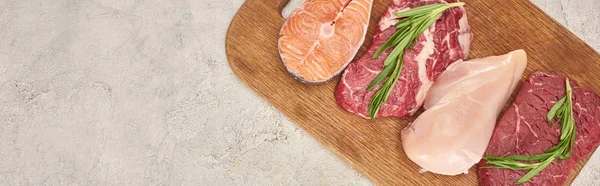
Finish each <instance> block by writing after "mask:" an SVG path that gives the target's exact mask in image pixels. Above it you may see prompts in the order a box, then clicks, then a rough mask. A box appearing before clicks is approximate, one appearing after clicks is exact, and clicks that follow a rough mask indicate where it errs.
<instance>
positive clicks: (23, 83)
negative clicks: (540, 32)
mask: <svg viewBox="0 0 600 186" xmlns="http://www.w3.org/2000/svg"><path fill="white" fill-rule="evenodd" d="M533 2H534V3H535V4H537V5H539V6H540V7H541V8H542V9H544V10H545V11H546V12H547V13H548V14H549V15H551V16H552V17H554V18H555V19H556V20H558V21H559V22H560V23H562V24H563V25H565V26H566V27H567V28H568V29H569V30H571V31H573V32H574V33H575V34H577V35H578V36H579V37H581V38H582V39H583V40H585V41H586V42H587V43H588V44H589V45H590V46H592V47H594V48H595V49H596V50H600V34H599V33H600V32H599V31H598V30H600V19H599V18H600V11H598V10H599V9H600V5H599V4H598V3H597V1H595V0H533ZM242 3H243V0H82V1H73V0H0V157H1V158H0V185H371V183H370V182H369V181H368V180H367V179H365V178H364V177H363V176H361V175H360V174H359V173H358V172H356V171H355V170H353V169H352V168H350V167H349V166H348V165H346V164H345V163H344V162H342V161H341V160H340V159H338V158H337V157H336V156H334V155H333V154H332V153H331V152H329V151H328V150H327V149H325V148H324V147H323V146H321V145H320V144H319V143H317V142H316V141H315V140H314V139H313V138H312V137H310V136H308V135H307V134H306V133H305V132H304V131H302V130H301V129H299V128H298V127H297V126H296V125H295V124H293V123H291V122H290V121H289V120H288V119H286V118H285V116H283V115H282V114H281V113H279V112H278V111H277V110H275V109H274V108H273V107H271V106H270V105H268V104H266V103H265V102H264V101H262V100H261V99H260V98H259V97H258V96H257V95H255V94H254V93H253V92H252V91H251V90H249V89H248V88H246V87H245V86H244V85H242V83H241V82H240V81H238V80H237V79H236V77H235V76H234V75H233V73H232V72H231V71H230V70H229V67H228V64H227V60H226V57H225V49H224V41H225V33H226V30H227V27H228V24H229V22H230V20H231V18H232V17H233V15H234V14H235V12H236V11H237V9H238V8H239V7H240V6H241V4H242ZM574 185H600V153H596V154H595V155H594V157H593V158H592V159H591V160H590V161H589V163H588V164H587V165H586V167H585V168H584V169H583V171H582V172H581V174H580V175H579V177H578V178H577V180H576V181H575V183H574Z"/></svg>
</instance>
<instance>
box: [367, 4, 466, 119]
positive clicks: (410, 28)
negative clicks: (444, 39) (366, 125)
mask: <svg viewBox="0 0 600 186" xmlns="http://www.w3.org/2000/svg"><path fill="white" fill-rule="evenodd" d="M462 5H464V3H462V2H458V3H450V4H431V5H425V6H421V7H418V8H413V9H410V10H407V11H403V12H399V13H396V14H395V15H396V17H397V18H404V19H402V20H401V21H399V22H398V23H396V27H397V28H398V31H396V33H395V34H394V35H392V37H390V38H389V39H388V40H387V41H386V42H385V43H384V44H383V45H382V46H381V47H380V48H379V50H377V52H375V54H373V58H377V57H379V55H381V53H383V52H384V51H387V50H388V49H391V48H392V47H393V50H392V51H391V52H390V54H389V55H388V56H387V58H386V59H385V61H384V62H383V65H384V66H385V67H384V69H383V70H382V71H381V72H380V73H379V75H377V77H375V79H373V81H372V82H371V84H369V86H368V87H367V91H370V90H372V89H373V88H375V86H377V85H379V84H380V83H381V82H382V81H383V84H382V85H381V88H379V90H377V92H376V93H375V95H373V98H372V100H371V102H370V103H369V110H368V112H369V116H371V119H375V117H376V116H377V114H378V113H379V109H380V108H381V105H383V103H385V102H386V101H387V99H388V97H389V96H390V93H391V92H392V90H393V88H394V86H395V85H396V83H397V82H398V78H399V77H400V72H401V71H402V62H403V59H404V52H405V51H406V50H409V49H412V47H413V46H414V45H415V42H416V41H417V39H418V38H419V35H421V34H422V33H423V32H424V31H425V30H427V29H428V28H429V27H430V26H431V25H432V24H433V23H435V21H436V20H438V19H439V18H440V17H441V16H442V14H443V13H444V11H446V9H448V8H452V7H456V6H462Z"/></svg>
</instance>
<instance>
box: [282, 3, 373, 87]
mask: <svg viewBox="0 0 600 186" xmlns="http://www.w3.org/2000/svg"><path fill="white" fill-rule="evenodd" d="M372 6H373V0H306V1H304V3H303V4H302V5H301V6H300V7H298V8H296V9H295V10H294V11H293V12H292V14H291V15H290V16H289V18H288V19H287V20H286V21H285V23H284V24H283V27H282V28H281V31H280V33H279V41H278V48H279V55H280V57H281V60H282V62H283V65H284V66H285V68H286V70H287V71H288V73H289V74H291V75H292V76H293V77H294V78H295V79H297V80H299V81H301V82H304V83H322V82H326V81H328V80H330V79H332V78H333V77H335V76H336V75H338V74H340V73H341V72H342V70H344V68H345V67H346V66H347V65H348V64H349V63H350V61H352V59H353V58H354V56H355V55H356V53H357V52H358V49H359V48H360V46H361V45H362V44H363V42H364V40H365V35H366V33H367V27H368V25H369V17H370V16H371V9H372Z"/></svg>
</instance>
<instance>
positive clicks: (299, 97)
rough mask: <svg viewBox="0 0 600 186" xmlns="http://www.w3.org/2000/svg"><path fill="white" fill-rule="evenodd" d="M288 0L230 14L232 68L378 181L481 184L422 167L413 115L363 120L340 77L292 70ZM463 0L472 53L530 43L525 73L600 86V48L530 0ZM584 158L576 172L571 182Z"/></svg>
mask: <svg viewBox="0 0 600 186" xmlns="http://www.w3.org/2000/svg"><path fill="white" fill-rule="evenodd" d="M286 1H287V0H247V1H246V2H245V4H244V5H243V6H242V7H241V9H240V10H239V11H238V13H237V14H236V16H235V17H234V19H233V20H232V22H231V25H230V27H229V30H228V32H227V39H226V52H227V58H228V60H229V64H230V66H231V69H232V70H233V72H234V73H235V74H236V75H237V77H238V78H239V79H240V80H241V81H242V82H244V83H245V84H246V85H247V86H248V87H250V88H251V89H252V90H254V91H256V93H258V94H259V95H260V96H261V97H262V98H264V99H265V100H266V101H268V102H269V103H270V104H272V105H273V106H275V107H276V108H277V109H279V110H280V111H281V112H283V113H284V114H285V115H286V116H287V117H288V118H290V119H291V120H292V121H293V122H295V123H296V124H297V125H299V126H300V127H302V128H303V129H304V130H306V131H307V132H308V133H309V134H310V135H312V136H313V137H314V138H316V139H317V140H318V141H319V142H320V143H322V144H323V145H325V146H326V147H327V148H329V149H330V150H332V151H333V152H335V153H336V154H337V155H338V156H339V157H341V158H342V159H343V160H345V161H346V162H348V163H349V164H350V165H351V166H352V167H354V168H355V169H357V170H358V171H359V172H361V173H362V174H363V175H365V176H366V177H368V178H369V179H370V180H372V181H373V182H374V183H376V184H378V185H477V182H478V181H477V173H476V171H477V170H476V168H475V167H473V168H471V170H470V171H469V174H465V175H459V176H441V175H435V174H431V173H424V174H420V173H418V172H417V169H418V166H417V165H416V164H414V163H412V162H411V161H410V160H409V159H408V158H407V157H406V155H405V154H404V152H403V150H402V145H401V142H400V131H401V130H402V129H403V128H404V127H405V126H406V125H407V123H409V122H411V121H413V120H414V119H415V118H416V117H415V116H413V117H410V118H404V119H398V118H384V119H377V120H376V121H370V120H365V119H362V118H360V117H358V116H355V115H353V114H351V113H349V112H346V111H344V110H342V109H341V108H339V107H338V106H337V104H336V103H335V99H334V96H333V90H334V87H335V86H336V84H337V83H338V81H339V77H336V78H334V79H333V80H332V81H330V82H328V83H325V84H320V85H306V84H302V83H300V82H298V81H296V80H294V78H292V77H291V76H290V75H288V73H287V72H286V70H285V68H284V66H283V65H282V62H281V59H280V58H279V54H278V50H277V39H278V36H279V29H280V28H281V26H282V24H283V22H284V19H283V18H282V17H281V15H280V10H281V9H282V7H283V6H284V5H285V4H286V3H287V2H286ZM464 2H466V9H467V15H468V19H469V23H470V25H471V26H472V29H473V31H474V33H475V36H474V39H473V43H472V45H471V53H470V55H469V59H473V58H479V57H485V56H489V55H498V54H504V53H507V52H509V51H512V50H515V49H524V50H525V51H526V52H527V53H528V55H529V59H528V60H529V65H528V67H527V70H526V71H525V73H524V74H523V78H522V80H521V81H523V80H525V79H526V78H527V77H528V76H529V75H530V74H531V73H532V72H534V71H537V70H541V71H546V72H551V73H557V74H561V75H565V76H568V77H570V78H572V79H574V80H576V81H577V82H579V84H580V85H581V86H583V87H588V88H591V89H592V90H594V91H595V92H597V93H598V92H600V76H598V73H599V72H600V63H599V62H600V56H599V55H598V54H597V53H596V51H594V50H593V49H592V48H590V47H589V46H588V45H587V44H585V43H584V42H583V41H582V40H580V39H579V38H577V37H576V36H575V35H573V34H572V33H571V32H569V31H568V30H567V29H565V28H564V27H563V26H561V25H560V24H558V23H557V22H556V21H554V20H552V18H550V17H549V16H547V15H546V14H545V13H544V12H543V11H541V10H540V9H539V8H537V7H536V6H535V5H533V4H532V3H531V2H529V1H527V0H464ZM389 3H390V0H375V2H374V5H373V12H372V15H371V19H370V25H369V31H368V33H367V36H366V38H367V39H366V40H365V43H364V44H363V46H362V48H361V50H360V51H359V53H358V54H357V56H356V57H355V59H358V57H360V56H362V55H363V54H364V52H365V51H366V47H367V46H368V45H369V44H370V42H371V37H372V35H373V31H374V28H375V25H376V24H377V22H378V21H379V18H380V17H381V15H382V14H383V12H384V10H385V9H386V8H387V6H388V5H389ZM515 92H516V91H515ZM513 96H514V95H513ZM511 102H512V98H511V100H509V103H511ZM418 114H419V113H417V115H418ZM292 145H293V144H292ZM588 158H589V157H588ZM588 158H586V160H585V161H587V159H588ZM585 161H582V162H580V163H579V164H578V166H577V168H576V169H575V170H573V171H572V172H571V175H570V176H569V178H568V183H571V182H572V180H573V179H574V178H575V176H576V175H577V173H578V172H579V171H580V170H581V167H582V166H583V165H584V164H585Z"/></svg>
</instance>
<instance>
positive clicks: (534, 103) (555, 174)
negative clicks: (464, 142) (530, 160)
mask: <svg viewBox="0 0 600 186" xmlns="http://www.w3.org/2000/svg"><path fill="white" fill-rule="evenodd" d="M570 83H571V87H572V90H573V117H574V119H575V123H576V128H577V130H576V139H575V146H574V148H573V154H572V155H571V157H570V158H568V159H564V160H561V161H556V160H555V161H554V162H552V164H550V165H549V166H548V167H546V169H544V170H543V171H542V172H540V173H539V174H538V175H536V176H535V177H533V178H532V179H531V180H529V181H528V182H526V183H524V184H523V185H562V184H564V182H565V181H566V179H567V176H568V175H569V173H570V172H571V169H573V168H574V167H575V165H576V163H577V162H578V161H579V160H580V159H582V158H585V157H587V155H588V154H590V152H592V150H594V149H595V148H596V147H597V146H598V144H600V118H598V117H600V97H598V95H596V94H595V93H594V92H592V91H591V90H588V89H585V88H581V87H579V86H577V84H576V83H575V82H574V81H570ZM564 95H565V77H562V76H558V75H553V74H548V73H543V72H535V73H534V74H533V75H532V76H531V77H530V78H529V80H528V81H526V82H525V83H524V84H523V86H522V87H521V89H520V90H519V93H518V94H517V96H516V98H515V101H514V102H513V104H512V106H510V107H509V109H508V110H507V111H506V112H505V113H504V115H503V116H502V118H501V119H500V121H499V122H498V124H497V125H496V129H495V130H494V133H493V134H492V138H491V140H490V143H489V146H488V147H487V150H486V153H485V154H486V155H487V156H507V155H514V154H521V155H532V154H541V153H544V151H546V150H547V149H549V148H551V147H554V146H555V145H556V144H558V141H559V139H558V138H559V136H560V125H556V126H554V127H553V126H552V125H550V124H548V121H547V119H546V115H547V113H548V111H549V110H550V108H551V107H552V106H553V105H554V103H556V101H558V100H559V99H560V98H562V97H563V96H564ZM484 165H485V160H481V161H480V162H479V166H484ZM527 171H528V170H521V171H515V170H509V169H483V168H480V169H479V184H480V185H515V182H517V180H519V179H520V178H521V177H522V176H523V175H524V174H525V173H527Z"/></svg>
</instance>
